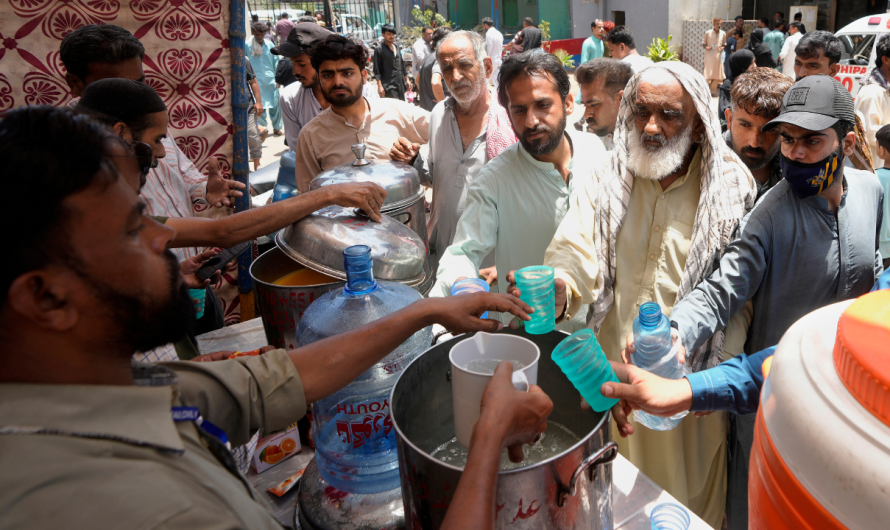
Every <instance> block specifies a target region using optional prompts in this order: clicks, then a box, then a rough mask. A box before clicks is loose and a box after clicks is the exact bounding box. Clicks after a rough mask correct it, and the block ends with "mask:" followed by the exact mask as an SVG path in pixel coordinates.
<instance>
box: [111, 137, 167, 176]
mask: <svg viewBox="0 0 890 530" xmlns="http://www.w3.org/2000/svg"><path fill="white" fill-rule="evenodd" d="M125 141H126V142H127V145H128V146H130V149H131V150H132V151H133V154H132V155H115V156H132V157H133V158H135V159H136V163H137V164H139V171H140V172H141V173H142V174H143V175H147V174H148V172H149V171H150V170H152V169H154V168H156V167H158V159H157V158H155V157H154V154H153V153H152V150H151V146H150V145H148V144H146V143H143V142H136V141H133V140H125Z"/></svg>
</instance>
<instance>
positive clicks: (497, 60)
mask: <svg viewBox="0 0 890 530" xmlns="http://www.w3.org/2000/svg"><path fill="white" fill-rule="evenodd" d="M485 51H486V52H488V56H489V57H491V62H492V63H494V64H496V65H499V64H501V62H502V56H503V55H504V34H503V33H501V32H500V31H498V30H496V29H495V28H494V26H492V27H490V28H488V30H487V31H486V32H485Z"/></svg>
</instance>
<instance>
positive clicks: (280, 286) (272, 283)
mask: <svg viewBox="0 0 890 530" xmlns="http://www.w3.org/2000/svg"><path fill="white" fill-rule="evenodd" d="M276 237H278V235H277V234H276ZM275 248H278V249H279V250H281V248H280V247H278V246H277V245H276V246H275ZM288 248H289V247H288ZM282 253H283V254H284V255H285V256H287V257H288V258H290V259H292V260H294V261H296V262H297V263H298V264H299V265H302V266H304V267H306V268H308V269H312V267H309V266H308V265H306V264H305V263H303V262H301V261H300V260H297V259H295V258H294V257H292V256H291V255H289V254H288V253H287V252H284V251H283V250H282ZM265 254H266V253H265V252H264V253H262V254H260V255H259V257H258V258H257V259H255V260H253V261H252V262H251V263H250V268H249V269H247V271H248V273H249V274H250V278H251V279H252V280H253V281H255V282H257V283H261V284H263V285H266V286H268V287H270V288H272V289H293V288H294V287H319V286H322V285H331V284H334V283H343V282H344V281H345V278H334V277H333V276H332V275H329V276H332V279H333V280H334V281H332V282H328V283H319V284H316V285H299V286H294V285H278V284H277V283H274V282H267V281H266V280H262V279H260V278H258V277H257V276H256V275H255V274H254V273H253V268H254V266H255V265H256V264H257V263H258V262H259V260H260V258H261V257H263V256H264V255H265ZM312 270H315V271H316V272H322V273H323V272H324V271H320V270H317V269H312ZM344 276H345V274H344Z"/></svg>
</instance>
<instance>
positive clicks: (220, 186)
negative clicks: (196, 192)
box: [204, 156, 247, 208]
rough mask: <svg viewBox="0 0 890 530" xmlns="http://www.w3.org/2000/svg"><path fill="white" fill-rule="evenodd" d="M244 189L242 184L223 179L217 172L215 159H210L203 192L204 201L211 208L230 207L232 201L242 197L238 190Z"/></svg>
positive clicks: (217, 167) (212, 157)
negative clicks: (205, 187) (205, 186)
mask: <svg viewBox="0 0 890 530" xmlns="http://www.w3.org/2000/svg"><path fill="white" fill-rule="evenodd" d="M246 187H247V186H245V185H244V183H242V182H238V181H237V180H234V179H229V178H226V177H224V176H223V175H222V173H220V171H219V164H218V161H217V159H216V157H215V156H211V157H210V160H209V161H208V163H207V189H206V191H205V192H204V200H206V201H207V202H208V203H210V205H211V206H215V207H217V208H221V207H223V206H231V205H232V204H233V202H232V201H233V200H234V199H236V198H238V197H241V196H242V195H244V194H243V193H242V192H240V191H238V190H243V189H245V188H246Z"/></svg>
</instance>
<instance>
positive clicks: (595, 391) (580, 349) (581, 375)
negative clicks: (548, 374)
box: [550, 329, 619, 412]
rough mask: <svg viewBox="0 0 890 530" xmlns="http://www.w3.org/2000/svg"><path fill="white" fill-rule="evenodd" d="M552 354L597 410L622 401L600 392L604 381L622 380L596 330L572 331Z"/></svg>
mask: <svg viewBox="0 0 890 530" xmlns="http://www.w3.org/2000/svg"><path fill="white" fill-rule="evenodd" d="M550 358H551V359H553V362H555V363H556V365H557V366H559V368H560V370H562V373H564V374H566V377H568V378H569V381H571V382H572V384H573V385H574V386H575V388H576V389H577V390H578V392H580V393H581V397H583V398H584V399H585V400H586V401H587V403H588V404H589V405H590V407H591V408H592V409H593V410H595V411H597V412H603V411H606V410H609V409H610V408H612V406H613V405H615V404H616V403H618V400H617V399H612V398H607V397H605V396H603V394H602V393H601V392H600V388H602V386H603V383H605V382H608V381H613V382H615V383H618V382H619V381H618V376H616V375H615V371H614V370H612V365H611V364H609V360H608V359H606V354H605V353H603V349H602V348H601V347H600V345H599V342H598V341H597V340H596V335H594V334H593V331H592V330H590V329H582V330H579V331H576V332H575V333H572V334H571V335H569V336H568V337H566V338H565V339H564V340H563V341H562V342H560V343H559V345H557V346H556V348H555V349H554V350H553V353H552V354H551V355H550Z"/></svg>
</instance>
